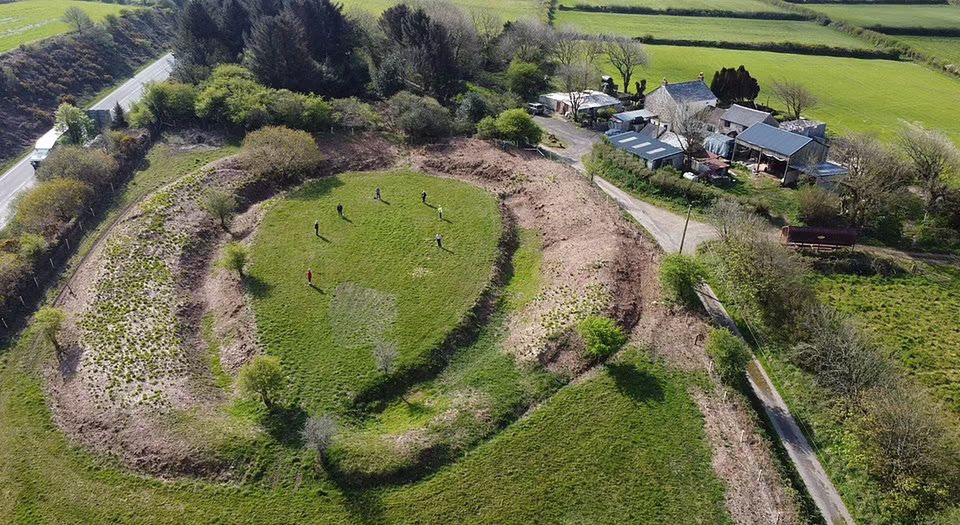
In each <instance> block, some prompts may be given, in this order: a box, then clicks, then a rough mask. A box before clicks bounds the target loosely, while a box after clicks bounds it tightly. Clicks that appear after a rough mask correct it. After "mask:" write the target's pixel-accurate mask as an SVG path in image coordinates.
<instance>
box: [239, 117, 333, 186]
mask: <svg viewBox="0 0 960 525" xmlns="http://www.w3.org/2000/svg"><path fill="white" fill-rule="evenodd" d="M322 160H323V155H321V154H320V148H319V147H318V146H317V143H316V141H314V140H313V137H311V136H310V134H309V133H306V132H303V131H295V130H292V129H289V128H284V127H276V126H274V127H266V128H263V129H260V130H257V131H253V132H250V133H248V134H247V137H246V138H245V139H244V140H243V149H242V151H241V153H240V161H241V162H242V163H243V165H244V166H245V167H246V168H247V169H248V170H249V171H250V172H251V173H252V174H254V175H255V176H257V177H266V178H270V179H274V180H279V181H287V180H297V179H302V178H304V177H306V176H308V175H310V174H312V173H313V172H315V171H316V170H317V169H318V168H319V167H320V162H321V161H322Z"/></svg>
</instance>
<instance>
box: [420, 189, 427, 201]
mask: <svg viewBox="0 0 960 525" xmlns="http://www.w3.org/2000/svg"><path fill="white" fill-rule="evenodd" d="M420 202H422V203H423V204H426V203H427V192H425V191H421V192H420Z"/></svg>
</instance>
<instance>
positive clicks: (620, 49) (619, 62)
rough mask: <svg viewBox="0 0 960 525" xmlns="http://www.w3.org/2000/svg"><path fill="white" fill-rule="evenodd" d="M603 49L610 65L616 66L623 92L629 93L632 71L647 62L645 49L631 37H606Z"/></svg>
mask: <svg viewBox="0 0 960 525" xmlns="http://www.w3.org/2000/svg"><path fill="white" fill-rule="evenodd" d="M604 49H605V51H606V54H607V60H608V61H609V62H610V65H612V66H613V67H614V68H616V70H617V71H618V72H619V73H620V77H621V78H622V79H623V92H624V93H629V92H630V79H631V78H633V72H634V71H635V70H636V69H637V68H638V67H645V66H646V65H647V63H648V62H649V59H648V58H647V51H646V49H644V48H643V46H642V45H641V44H640V42H637V41H636V40H633V39H631V38H608V39H606V40H605V42H604Z"/></svg>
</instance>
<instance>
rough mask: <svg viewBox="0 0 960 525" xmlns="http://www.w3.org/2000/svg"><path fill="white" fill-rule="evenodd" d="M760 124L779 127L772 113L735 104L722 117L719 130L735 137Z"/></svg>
mask: <svg viewBox="0 0 960 525" xmlns="http://www.w3.org/2000/svg"><path fill="white" fill-rule="evenodd" d="M758 122H763V123H764V124H769V125H771V126H774V127H776V126H777V119H775V118H773V115H771V114H770V113H767V112H766V111H760V110H757V109H751V108H748V107H745V106H741V105H740V104H734V105H732V106H730V108H729V109H727V110H726V111H724V112H723V114H722V115H720V126H719V129H720V132H721V133H724V134H728V135H731V136H735V135H736V134H737V133H741V132H743V131H746V130H747V128H749V127H750V126H752V125H754V124H756V123H758Z"/></svg>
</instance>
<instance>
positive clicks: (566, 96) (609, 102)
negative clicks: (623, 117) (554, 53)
mask: <svg viewBox="0 0 960 525" xmlns="http://www.w3.org/2000/svg"><path fill="white" fill-rule="evenodd" d="M571 98H573V99H575V100H576V101H577V102H579V108H577V112H578V113H579V116H581V117H583V116H589V117H596V116H597V112H599V111H601V110H604V109H612V110H615V111H620V110H622V109H623V103H622V102H620V99H618V98H616V97H611V96H610V95H608V94H606V93H603V92H600V91H592V90H587V91H581V92H573V95H572V96H571V94H570V93H547V94H545V95H540V103H541V104H543V105H544V107H546V108H547V111H549V112H551V113H559V114H561V115H563V116H569V117H572V116H573V115H572V113H573V104H571Z"/></svg>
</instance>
